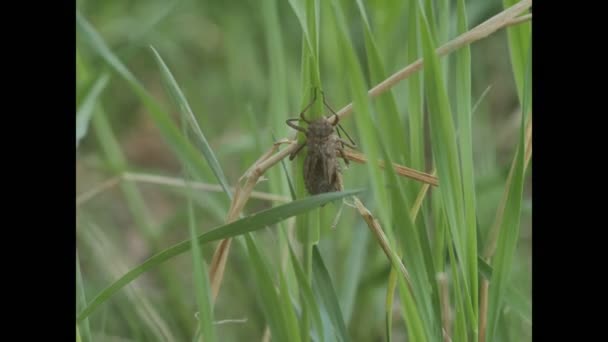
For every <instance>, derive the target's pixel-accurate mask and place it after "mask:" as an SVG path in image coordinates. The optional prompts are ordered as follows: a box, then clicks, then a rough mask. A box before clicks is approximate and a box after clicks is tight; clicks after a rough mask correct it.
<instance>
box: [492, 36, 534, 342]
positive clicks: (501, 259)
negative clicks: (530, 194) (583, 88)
mask: <svg viewBox="0 0 608 342" xmlns="http://www.w3.org/2000/svg"><path fill="white" fill-rule="evenodd" d="M531 56H532V51H531V48H530V45H528V59H527V65H526V73H525V78H524V80H525V82H524V87H523V94H524V97H523V101H522V116H521V127H520V137H519V144H518V148H517V151H516V153H515V157H514V159H515V163H514V165H513V177H512V178H511V180H512V181H511V183H510V184H508V185H507V188H505V191H508V197H507V201H506V204H505V209H504V214H503V217H502V223H501V225H500V233H499V236H498V245H497V248H496V254H495V256H494V259H493V260H492V266H493V270H494V271H493V273H492V283H491V284H490V288H489V302H488V320H487V324H488V326H487V337H488V340H489V341H492V340H493V339H494V336H495V334H496V331H497V329H498V318H499V316H500V313H501V312H502V306H503V300H504V295H505V292H506V289H507V286H508V283H509V275H510V271H511V266H512V262H513V255H514V253H515V249H516V247H517V240H518V237H519V224H520V216H521V201H522V194H523V184H524V172H525V166H524V164H525V135H526V133H525V123H526V118H527V115H526V113H527V112H528V110H529V109H528V108H529V106H530V102H531V101H530V95H531V94H530V90H529V89H531V88H530V87H531V80H530V74H531V70H530V69H531Z"/></svg>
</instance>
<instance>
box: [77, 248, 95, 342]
mask: <svg viewBox="0 0 608 342" xmlns="http://www.w3.org/2000/svg"><path fill="white" fill-rule="evenodd" d="M76 298H77V299H78V306H77V307H78V308H82V307H83V306H86V305H87V296H86V293H85V290H84V280H83V278H82V273H81V272H80V259H79V258H78V251H76ZM79 325H80V326H82V341H83V342H91V341H92V339H91V327H90V325H89V320H88V319H85V320H84V321H82V322H81V323H80V324H76V329H77V330H78V326H79ZM78 336H79V337H80V333H78Z"/></svg>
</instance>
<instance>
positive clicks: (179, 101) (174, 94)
mask: <svg viewBox="0 0 608 342" xmlns="http://www.w3.org/2000/svg"><path fill="white" fill-rule="evenodd" d="M150 49H151V50H152V52H153V54H154V57H155V59H156V62H157V63H158V67H159V69H160V71H161V76H162V78H163V81H164V84H165V88H166V89H167V90H168V92H169V94H170V95H171V98H172V99H173V101H174V103H175V104H176V105H177V106H178V108H179V110H180V113H181V115H182V116H183V117H186V118H187V119H188V123H189V124H190V127H191V128H192V130H193V131H194V133H195V136H196V138H197V140H198V141H199V143H200V145H201V152H202V153H203V156H205V159H206V160H207V164H208V165H209V167H210V168H211V170H212V171H213V174H214V175H215V178H217V180H218V182H219V183H220V185H221V186H222V188H223V189H224V192H225V193H226V195H227V196H228V198H229V199H232V192H230V186H229V185H228V181H227V180H226V176H224V172H223V170H222V167H221V166H220V164H219V162H218V160H217V158H216V157H215V153H213V150H212V149H211V146H209V143H208V142H207V138H205V134H203V131H202V130H201V127H200V126H199V124H198V121H197V120H196V116H195V115H194V113H193V112H192V109H190V105H189V104H188V101H187V100H186V97H185V96H184V94H183V93H182V91H181V89H180V88H179V85H178V84H177V82H176V81H175V78H174V77H173V74H172V73H171V71H170V70H169V68H168V67H167V65H166V64H165V62H164V61H163V59H162V57H161V56H160V54H159V53H158V52H157V51H156V49H154V47H152V46H151V47H150ZM187 165H188V164H186V166H187Z"/></svg>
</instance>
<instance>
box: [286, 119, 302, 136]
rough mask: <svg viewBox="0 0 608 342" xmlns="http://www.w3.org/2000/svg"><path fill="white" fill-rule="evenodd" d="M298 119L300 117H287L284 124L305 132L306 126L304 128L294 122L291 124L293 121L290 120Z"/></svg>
mask: <svg viewBox="0 0 608 342" xmlns="http://www.w3.org/2000/svg"><path fill="white" fill-rule="evenodd" d="M298 120H300V119H296V118H294V119H287V121H285V123H286V124H287V125H288V126H289V127H291V128H293V129H297V130H298V131H300V132H304V133H306V132H307V130H306V128H304V127H300V126H298V125H296V124H293V123H292V121H298Z"/></svg>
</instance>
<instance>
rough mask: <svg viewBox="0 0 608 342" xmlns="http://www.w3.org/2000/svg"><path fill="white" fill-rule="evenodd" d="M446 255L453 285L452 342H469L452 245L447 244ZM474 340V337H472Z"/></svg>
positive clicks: (456, 261)
mask: <svg viewBox="0 0 608 342" xmlns="http://www.w3.org/2000/svg"><path fill="white" fill-rule="evenodd" d="M448 254H449V258H450V266H451V269H452V279H453V280H452V281H453V283H454V286H453V288H454V291H453V294H454V299H455V305H454V306H455V308H456V314H455V318H454V336H453V340H454V341H469V339H468V336H467V335H468V331H467V326H466V323H467V322H466V314H464V311H465V308H464V303H465V302H466V301H465V299H464V298H463V291H462V285H461V282H460V273H459V272H458V267H457V266H456V265H457V264H458V260H456V256H455V255H454V245H453V244H451V243H448ZM473 338H474V337H473Z"/></svg>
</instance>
